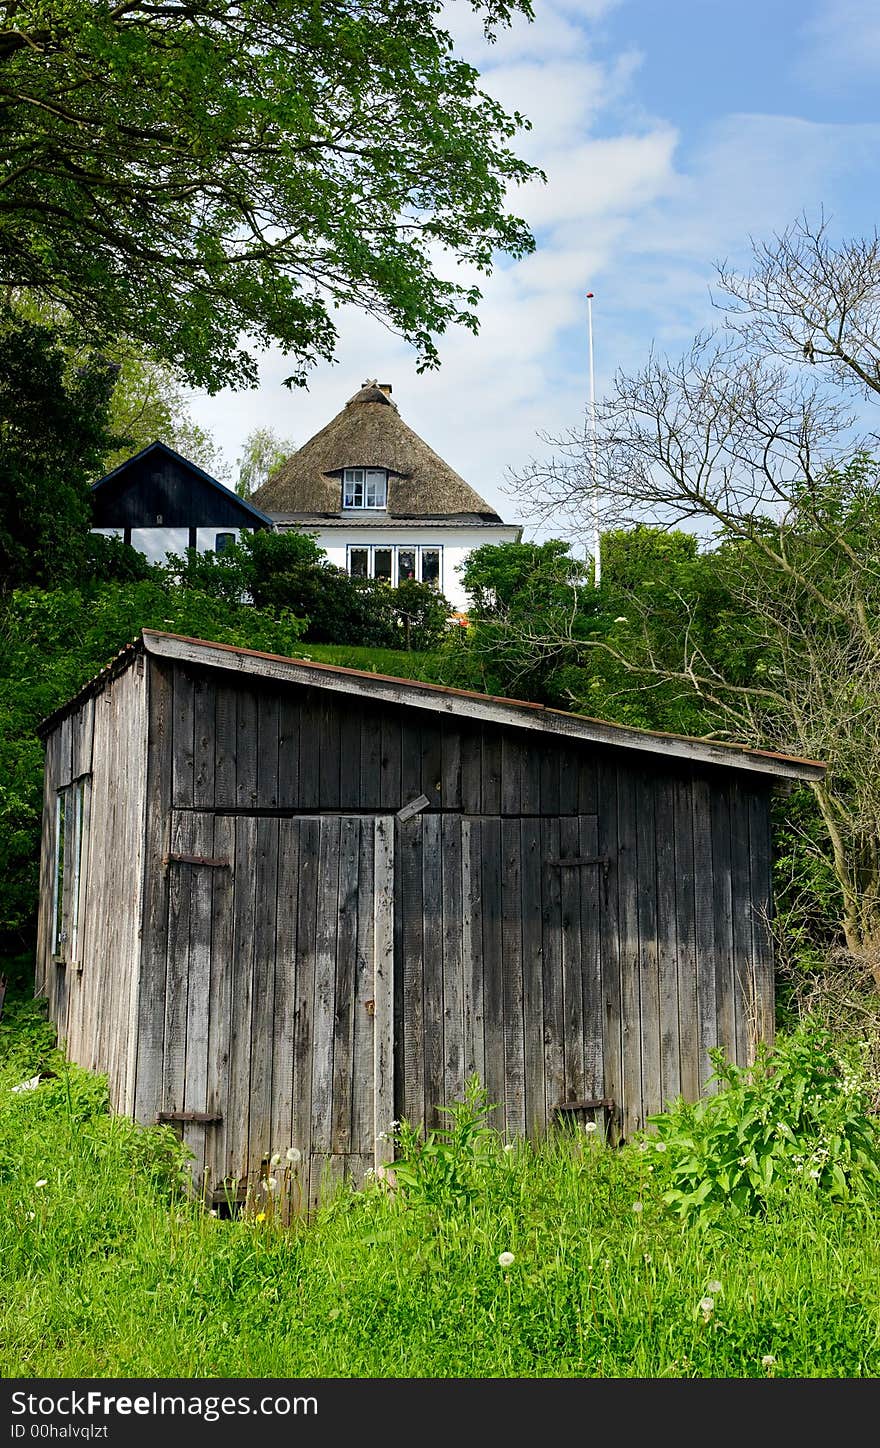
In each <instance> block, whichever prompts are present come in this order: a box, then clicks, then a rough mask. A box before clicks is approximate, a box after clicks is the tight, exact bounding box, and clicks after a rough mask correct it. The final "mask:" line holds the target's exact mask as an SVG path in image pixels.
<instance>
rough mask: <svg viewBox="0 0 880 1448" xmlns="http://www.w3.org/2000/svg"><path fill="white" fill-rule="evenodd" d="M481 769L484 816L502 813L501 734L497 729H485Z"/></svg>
mask: <svg viewBox="0 0 880 1448" xmlns="http://www.w3.org/2000/svg"><path fill="white" fill-rule="evenodd" d="M480 769H481V772H482V805H481V813H482V814H483V816H484V817H486V816H488V817H494V816H495V815H500V813H501V736H500V734H499V732H498V730H497V729H484V730H483V740H482V749H481V763H480Z"/></svg>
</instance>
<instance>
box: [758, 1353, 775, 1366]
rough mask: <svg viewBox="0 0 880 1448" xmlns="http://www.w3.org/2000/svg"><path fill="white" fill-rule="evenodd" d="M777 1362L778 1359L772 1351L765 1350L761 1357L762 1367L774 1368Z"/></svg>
mask: <svg viewBox="0 0 880 1448" xmlns="http://www.w3.org/2000/svg"><path fill="white" fill-rule="evenodd" d="M775 1362H776V1359H775V1357H774V1356H773V1354H772V1352H765V1354H764V1356H763V1357H762V1358H761V1367H762V1368H772V1367H773V1366H774V1364H775Z"/></svg>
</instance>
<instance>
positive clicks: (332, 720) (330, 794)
mask: <svg viewBox="0 0 880 1448" xmlns="http://www.w3.org/2000/svg"><path fill="white" fill-rule="evenodd" d="M339 716H340V707H339V702H338V701H337V700H336V699H332V698H326V697H325V698H322V699H321V704H320V714H319V717H320V731H321V746H320V756H319V758H320V776H319V787H318V802H319V804H320V806H321V809H338V808H339V800H340V794H339V779H340V761H339V745H340V722H339Z"/></svg>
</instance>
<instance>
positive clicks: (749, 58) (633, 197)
mask: <svg viewBox="0 0 880 1448" xmlns="http://www.w3.org/2000/svg"><path fill="white" fill-rule="evenodd" d="M534 8H535V22H534V24H533V25H531V26H529V25H527V24H526V23H525V22H521V23H520V22H517V23H516V25H515V26H514V27H513V29H512V30H511V31H510V32H506V33H505V32H502V33H501V35H500V36H499V39H498V42H497V44H496V45H495V46H493V47H488V46H486V45H485V44H484V43H483V41H482V38H481V34H480V26H479V23H478V22H477V21H476V20H475V18H474V17H473V16H472V14H471V11H470V7H469V6H468V5H467V4H466V3H464V0H451V3H450V4H449V5H448V6H447V11H446V13H447V16H448V23H449V24H450V28H451V29H452V30H453V32H454V34H455V35H456V39H457V41H458V44H459V48H460V50H461V52H462V53H463V54H465V55H466V56H467V58H468V59H470V60H472V61H473V62H474V63H475V64H476V65H477V66H478V68H479V69H480V71H481V74H482V77H483V84H484V86H485V88H486V89H487V90H489V91H490V92H491V93H492V94H494V95H497V96H498V97H499V98H500V99H501V100H503V101H504V102H505V103H506V104H507V105H508V106H509V107H510V108H514V107H516V108H519V109H520V110H524V111H525V112H526V114H528V115H529V117H530V119H531V120H532V123H533V129H532V130H531V132H529V133H528V134H527V135H525V136H523V137H521V138H520V141H519V149H520V150H521V151H522V153H523V154H525V155H527V156H528V158H529V159H530V160H533V161H535V162H536V163H537V164H539V165H540V166H541V167H542V168H543V169H544V170H545V171H546V172H547V175H548V178H549V180H548V185H547V186H545V187H539V186H537V185H535V186H529V187H526V188H524V189H523V190H521V191H518V192H515V193H514V194H513V195H512V197H511V206H512V208H513V209H514V210H516V211H518V212H519V214H521V215H524V216H526V217H527V219H528V220H529V221H530V223H531V225H532V228H533V230H534V232H535V235H536V238H537V242H538V247H537V250H536V252H535V254H534V255H533V256H531V257H529V258H525V259H524V260H522V261H520V262H517V263H510V262H507V263H505V264H503V265H501V266H499V268H498V270H497V271H496V273H495V275H494V276H493V277H492V278H491V279H490V280H489V281H481V282H480V285H481V286H482V289H483V292H484V300H483V305H482V308H481V319H482V327H481V334H480V336H479V337H478V338H477V339H473V338H471V337H470V336H469V335H467V334H464V333H462V334H460V335H459V334H456V335H450V336H448V337H447V338H446V339H445V340H444V341H443V343H442V345H441V359H442V364H443V365H442V367H441V369H440V370H439V372H437V373H436V374H431V375H428V376H422V377H419V376H417V374H416V371H415V366H414V358H413V356H412V353H411V352H410V351H409V349H407V348H406V347H405V346H404V345H403V344H402V343H400V342H399V341H398V340H397V339H395V338H393V337H391V336H390V335H389V334H388V333H387V332H386V331H385V330H384V329H383V328H381V327H380V326H378V325H377V324H376V323H375V322H374V321H373V320H372V319H370V318H368V317H364V316H362V315H359V314H357V313H355V312H353V311H351V312H348V311H346V312H342V313H340V314H338V316H337V320H338V321H339V328H340V345H339V350H338V361H337V364H336V365H335V366H333V367H329V366H325V367H321V368H319V369H317V370H316V372H315V373H314V374H313V379H312V383H311V385H310V387H309V389H308V391H306V392H302V393H290V392H288V391H287V390H286V389H285V388H283V387H282V385H281V379H282V378H283V376H284V375H285V366H284V361H283V358H281V357H280V356H279V355H276V354H274V353H269V354H267V355H266V357H265V358H264V361H263V367H262V381H261V386H260V388H259V390H257V391H254V392H246V393H237V394H231V393H225V394H221V395H220V396H219V397H216V398H207V397H203V396H198V397H196V398H195V399H194V405H193V412H194V415H195V416H196V418H197V420H198V421H200V422H201V423H203V424H204V425H206V426H208V427H209V428H210V429H211V430H212V432H213V433H214V435H215V437H216V439H217V441H218V443H219V444H220V446H221V447H222V449H223V451H224V453H225V454H226V456H227V458H228V459H229V460H230V462H232V461H233V460H234V459H235V457H236V454H237V452H238V449H239V448H240V446H241V443H242V441H243V439H244V437H245V436H246V434H247V433H248V432H249V431H250V430H251V429H252V428H253V427H256V426H271V427H274V428H275V429H276V431H278V432H280V433H282V434H284V435H285V436H287V437H290V438H292V439H293V440H294V442H295V443H296V444H301V443H303V442H305V441H306V439H307V438H308V437H310V436H311V435H312V434H313V433H314V432H316V431H317V430H318V428H319V427H322V426H323V425H324V423H325V422H327V421H328V420H329V418H330V417H331V416H333V414H334V413H335V412H337V411H338V410H339V408H340V407H341V406H342V405H343V403H344V402H345V401H346V400H347V398H348V397H349V396H351V394H352V393H353V392H354V391H355V390H356V389H357V387H358V386H359V385H360V383H361V382H362V381H363V380H364V379H365V378H366V377H378V378H379V380H380V381H383V382H384V381H390V382H391V383H392V384H393V387H394V397H395V399H396V401H397V402H398V404H399V406H400V409H401V414H402V416H403V417H404V418H405V420H406V421H407V422H409V424H410V425H411V426H412V427H414V428H415V430H416V431H417V432H419V433H420V434H421V435H422V436H423V437H424V438H425V440H426V441H427V442H429V443H430V444H431V445H432V446H433V447H434V448H435V449H436V451H437V452H439V453H440V454H441V455H442V456H444V457H445V458H446V459H447V460H448V461H449V462H450V463H451V464H452V465H453V467H455V468H456V469H457V470H458V471H459V472H460V473H461V474H462V475H463V476H464V477H465V478H466V479H467V480H468V481H469V482H470V483H471V484H472V485H473V486H474V487H476V488H477V490H478V491H479V492H481V493H482V494H483V496H484V497H486V498H487V499H488V500H489V501H490V502H491V503H492V504H493V505H494V506H496V507H497V508H498V509H499V511H500V512H501V513H502V514H503V515H504V516H505V517H506V518H509V519H511V520H513V519H514V518H515V517H516V505H515V504H514V502H513V500H512V499H511V498H510V497H509V496H508V495H507V493H506V492H505V488H506V484H507V479H508V476H509V472H510V470H517V469H520V468H522V467H523V466H525V465H526V464H527V463H528V461H529V459H530V458H531V457H534V456H536V455H539V454H541V453H543V452H546V451H547V449H546V448H545V446H544V445H543V444H542V442H541V441H540V439H539V436H538V434H539V433H540V432H546V433H549V434H551V435H553V434H559V433H562V432H564V431H565V429H566V428H567V427H569V426H574V425H576V424H577V423H578V421H579V420H580V419H581V417H582V415H583V410H584V405H585V399H586V395H587V353H586V331H585V327H586V321H585V316H586V313H585V301H584V295H585V292H586V291H587V290H588V289H592V290H593V291H594V292H595V302H594V309H595V310H594V325H595V341H596V367H597V386H598V390H599V392H600V393H601V391H602V388H603V386H604V385H605V384H606V382H607V380H608V378H609V377H610V375H611V374H612V373H613V371H614V368H615V367H616V366H624V367H637V366H638V365H639V364H640V362H641V361H642V360H643V359H644V357H645V356H646V354H647V352H648V349H649V348H650V347H651V346H652V344H653V345H655V346H657V347H658V348H659V349H660V350H661V351H669V352H677V351H680V350H683V349H684V347H685V346H686V345H687V343H688V342H689V340H690V338H691V337H692V336H693V334H694V332H695V331H697V330H698V329H699V328H700V327H703V326H705V325H707V324H709V323H711V322H712V321H713V320H716V318H715V316H714V315H713V312H712V308H711V303H710V298H709V289H710V286H711V284H712V281H713V276H714V263H715V262H716V261H718V260H720V259H723V258H726V259H728V260H731V261H734V262H737V261H744V260H745V259H746V257H747V254H748V244H749V237H750V235H751V236H754V237H755V238H757V239H762V238H768V239H769V238H770V237H771V236H772V234H773V232H774V231H778V230H780V229H782V228H783V227H785V226H786V225H787V224H788V223H790V222H791V221H793V220H794V219H795V217H796V216H797V215H798V214H799V213H800V212H802V211H804V210H806V211H807V212H808V213H810V214H811V215H815V214H816V213H817V211H818V209H819V207H820V206H821V207H824V209H825V211H826V214H830V215H831V217H832V233H833V234H836V235H838V236H843V235H855V234H865V233H868V232H873V230H874V228H875V225H876V216H877V207H876V198H877V197H878V196H880V105H878V101H877V89H878V80H880V0H798V3H795V0H739V3H738V5H737V6H735V7H734V6H731V5H730V4H729V3H723V0H534Z"/></svg>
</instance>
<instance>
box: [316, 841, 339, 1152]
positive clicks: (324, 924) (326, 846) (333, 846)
mask: <svg viewBox="0 0 880 1448" xmlns="http://www.w3.org/2000/svg"><path fill="white" fill-rule="evenodd" d="M339 831H340V821H339V819H338V818H329V819H322V820H321V837H320V844H319V857H318V915H317V922H316V929H315V994H314V999H313V1001H312V1012H313V1046H312V1152H313V1154H314V1153H315V1152H329V1151H330V1149H331V1146H332V1126H333V1100H332V1096H333V1045H334V1031H333V1027H334V1022H335V1017H336V950H337V940H338V931H339V907H338V901H339Z"/></svg>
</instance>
